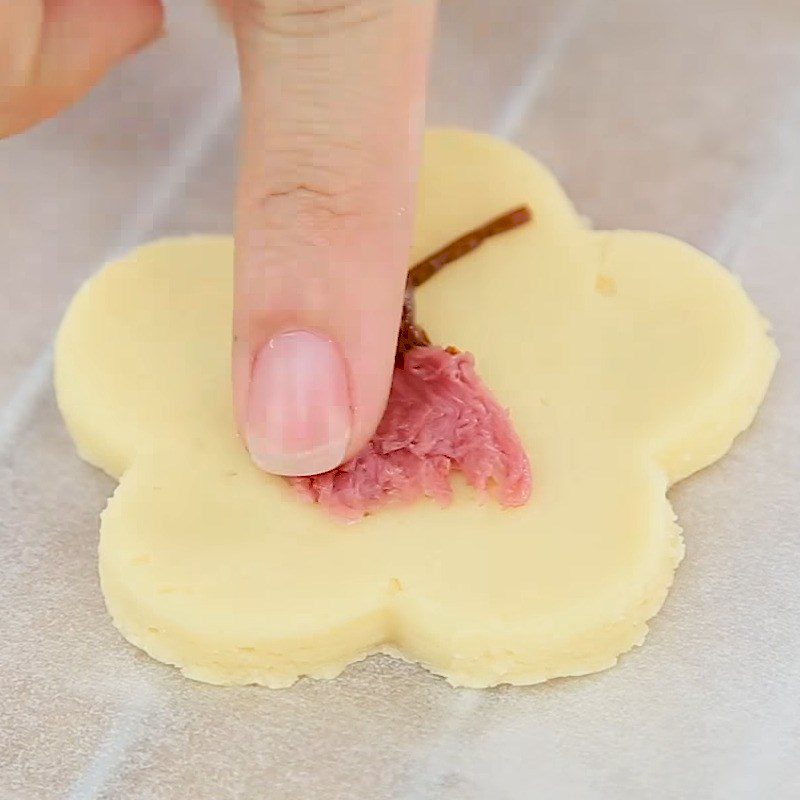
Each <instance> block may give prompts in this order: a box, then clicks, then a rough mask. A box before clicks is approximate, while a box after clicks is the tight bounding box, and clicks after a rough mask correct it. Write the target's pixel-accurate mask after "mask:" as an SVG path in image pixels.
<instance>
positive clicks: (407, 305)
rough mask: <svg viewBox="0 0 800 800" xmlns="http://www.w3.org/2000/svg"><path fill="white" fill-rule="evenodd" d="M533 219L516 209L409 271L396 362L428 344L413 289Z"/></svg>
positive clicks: (524, 208)
mask: <svg viewBox="0 0 800 800" xmlns="http://www.w3.org/2000/svg"><path fill="white" fill-rule="evenodd" d="M531 219H532V214H531V210H530V209H529V208H528V206H519V207H518V208H514V209H512V210H511V211H507V212H506V213H505V214H501V215H500V216H499V217H496V218H495V219H493V220H491V221H490V222H487V223H486V224H484V225H481V226H480V227H478V228H475V229H474V230H471V231H470V232H469V233H465V234H464V235H463V236H460V237H459V238H458V239H455V240H454V241H452V242H450V244H447V245H445V246H444V247H442V248H441V250H437V251H436V252H435V253H434V254H433V255H430V256H428V257H427V258H425V259H423V260H422V261H420V262H419V263H418V264H415V265H414V266H413V267H411V269H410V270H409V271H408V278H407V279H406V294H405V299H404V301H403V313H402V316H401V318H400V335H399V337H398V340H397V354H396V356H395V362H396V363H397V364H398V365H399V364H401V363H402V360H403V356H404V355H405V354H406V353H407V352H408V351H409V350H411V349H412V348H414V347H426V346H427V345H429V344H430V343H431V340H430V339H429V338H428V334H427V333H425V331H424V330H423V328H422V327H420V326H419V325H418V324H417V323H416V319H415V313H414V289H416V288H417V287H418V286H420V285H422V284H423V283H425V281H427V280H428V279H429V278H431V277H432V276H433V275H435V274H436V273H437V272H439V270H440V269H442V267H444V266H446V265H447V264H449V263H450V262H451V261H455V260H456V259H458V258H461V257H462V256H465V255H467V253H471V252H472V251H473V250H475V249H476V248H477V247H479V246H480V245H481V244H483V242H485V241H486V240H487V239H488V238H490V237H491V236H497V234H499V233H505V232H506V231H510V230H513V229H514V228H518V227H519V226H520V225H524V224H525V223H526V222H530V220H531Z"/></svg>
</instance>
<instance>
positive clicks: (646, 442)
mask: <svg viewBox="0 0 800 800" xmlns="http://www.w3.org/2000/svg"><path fill="white" fill-rule="evenodd" d="M523 202H527V203H528V204H530V206H531V208H532V210H533V213H534V215H535V223H534V224H532V225H528V226H526V227H524V228H522V229H519V230H517V231H514V232H512V233H509V234H506V235H504V236H501V237H498V238H496V239H494V240H492V241H490V242H489V243H487V244H486V245H484V246H483V247H482V248H480V249H479V250H478V251H477V252H475V253H473V254H472V255H470V256H468V257H466V258H464V259H463V260H462V261H459V262H457V263H456V264H453V265H452V266H450V267H448V268H447V269H446V270H445V271H444V272H443V273H441V274H440V275H439V276H437V277H436V278H435V279H433V280H432V281H430V283H429V284H427V285H425V286H424V287H423V288H422V289H421V290H420V292H419V303H418V314H419V319H420V321H421V322H422V323H423V324H424V326H425V327H426V329H427V330H428V332H429V333H430V334H431V336H432V338H433V339H434V340H435V341H437V342H441V343H443V344H449V343H453V344H456V345H458V346H459V347H461V348H463V349H467V350H470V351H472V352H473V353H474V354H475V355H476V358H477V363H478V370H479V373H480V374H481V376H482V377H483V379H484V380H485V381H486V382H487V384H488V385H489V386H490V387H491V389H492V390H493V391H494V392H495V394H496V396H497V397H498V398H499V399H500V401H501V402H502V403H503V404H505V405H507V406H508V407H509V408H510V409H511V414H512V418H513V421H514V423H515V425H516V428H517V430H518V431H519V433H520V435H521V437H522V439H523V441H524V443H525V446H526V449H527V452H528V454H529V456H530V460H531V463H532V468H533V475H534V490H533V496H532V498H531V500H530V502H529V503H528V505H527V506H525V507H524V508H520V509H515V510H504V509H502V508H500V507H499V506H498V505H497V504H495V503H494V502H489V503H487V504H485V505H480V504H479V503H478V502H476V499H475V497H474V495H473V493H472V491H471V490H469V489H467V488H465V487H463V486H459V487H458V488H457V499H456V502H455V503H454V505H453V506H452V507H450V508H448V509H442V508H440V507H439V506H437V505H436V504H434V503H433V502H420V503H418V504H416V505H414V506H413V507H411V508H390V509H387V510H384V511H381V512H380V513H377V514H375V515H374V516H372V517H370V518H368V519H365V520H364V521H363V522H361V523H359V524H356V525H351V526H343V525H342V524H340V523H338V522H335V521H333V520H331V519H329V517H328V516H326V514H325V513H324V512H323V511H320V510H319V509H318V508H316V507H313V506H308V505H304V504H302V503H300V502H298V500H297V499H296V497H295V496H294V493H293V490H292V489H290V488H289V487H288V486H287V485H286V484H285V483H284V482H283V481H282V480H281V479H280V478H275V477H271V476H267V475H264V474H262V473H261V472H259V471H258V470H256V469H255V468H254V467H253V466H252V465H251V463H250V461H249V460H248V456H247V453H246V452H245V449H244V447H243V446H242V444H241V442H240V441H239V439H238V438H237V437H236V435H235V432H234V424H233V420H232V413H231V403H230V391H229V349H230V315H231V307H230V305H231V261H232V243H231V240H230V239H228V238H219V237H191V238H185V239H168V240H164V241H160V242H156V243H153V244H150V245H147V246H145V247H142V248H140V249H138V250H136V251H135V252H133V253H132V254H130V255H129V256H127V257H126V258H124V259H122V260H120V261H118V262H116V263H113V264H111V265H109V266H107V267H106V268H105V269H104V270H103V271H102V272H101V273H100V274H99V275H98V276H96V277H95V278H93V279H92V280H90V281H89V282H88V283H87V284H86V285H85V286H84V287H83V289H81V291H80V292H79V293H78V295H77V297H76V298H75V300H74V301H73V303H72V306H71V307H70V309H69V312H68V313H67V315H66V318H65V320H64V323H63V325H62V328H61V331H60V334H59V337H58V342H57V358H56V385H57V391H58V401H59V404H60V407H61V410H62V412H63V414H64V418H65V419H66V421H67V424H68V426H69V430H70V431H71V433H72V435H73V437H74V439H75V441H76V443H77V446H78V449H79V451H80V453H81V455H82V456H83V458H85V459H86V460H87V461H89V462H91V463H92V464H96V465H97V466H99V467H100V468H102V469H103V470H105V471H106V472H108V473H109V474H111V475H113V476H114V477H116V478H118V479H119V481H120V484H119V487H118V488H117V490H116V492H115V493H114V496H113V497H112V499H111V501H110V502H109V504H108V508H107V509H106V510H105V511H104V513H103V515H102V526H101V538H100V575H101V579H102V587H103V592H104V594H105V597H106V602H107V604H108V608H109V611H110V612H111V615H112V617H113V619H114V623H115V624H116V625H117V627H118V628H119V629H120V631H121V632H122V634H123V635H124V636H125V637H126V638H127V639H128V640H129V641H131V642H133V643H134V644H135V645H137V646H139V647H141V648H142V649H144V650H146V651H147V652H148V653H150V655H152V656H153V657H154V658H157V659H159V660H161V661H165V662H167V663H170V664H175V665H177V666H179V667H180V668H181V670H182V671H183V672H184V673H185V674H186V675H188V676H189V677H191V678H196V679H198V680H202V681H208V682H211V683H222V684H229V683H230V684H233V683H260V684H265V685H267V686H273V687H278V686H288V685H289V684H291V683H292V682H293V681H294V680H296V679H297V678H298V676H301V675H312V676H315V677H333V676H334V675H336V674H337V673H339V672H340V671H341V670H342V669H343V668H344V667H345V666H346V665H347V664H349V663H351V662H353V661H356V660H358V659H361V658H363V657H365V656H366V655H368V654H370V653H375V652H389V653H392V654H394V655H397V656H400V657H402V658H406V659H410V660H413V661H418V662H420V663H421V664H423V665H424V666H425V667H427V668H428V669H430V670H431V671H433V672H435V673H437V674H440V675H444V676H445V677H446V678H447V679H448V680H449V681H450V682H452V683H454V684H458V685H466V686H492V685H495V684H498V683H515V684H526V683H535V682H537V681H543V680H546V679H548V678H554V677H558V676H562V675H580V674H583V673H588V672H594V671H596V670H601V669H604V668H605V667H609V666H611V665H612V664H614V663H615V662H616V660H617V657H618V656H619V654H620V653H623V652H624V651H626V650H628V649H629V648H631V647H633V646H634V645H637V644H640V643H641V642H642V640H643V639H644V637H645V633H646V632H647V625H646V622H647V620H648V619H649V618H650V617H652V616H653V615H654V614H655V613H656V612H657V611H658V609H659V608H660V606H661V604H662V603H663V601H664V597H665V595H666V592H667V589H668V587H669V586H670V584H671V582H672V576H673V572H674V570H675V568H676V566H677V564H678V562H679V561H680V560H681V557H682V554H683V544H682V539H681V535H680V529H679V527H678V526H677V525H676V524H675V521H674V515H673V512H672V509H671V507H670V505H669V503H668V502H667V499H666V496H665V494H666V491H667V488H668V487H669V485H670V484H671V483H673V482H674V481H676V480H679V479H680V478H683V477H685V476H687V475H689V474H690V473H692V472H694V471H696V470H698V469H700V468H701V467H703V466H705V465H707V464H709V463H711V462H712V461H714V460H715V459H717V458H719V457H720V456H721V455H722V454H723V453H724V452H725V451H726V450H727V449H728V448H729V447H730V445H731V442H732V440H733V438H734V436H736V434H738V433H739V432H740V431H742V430H743V429H744V428H745V427H746V426H747V425H748V424H749V423H750V421H751V420H752V418H753V415H754V413H755V411H756V408H757V406H758V404H759V402H760V401H761V399H762V397H763V395H764V392H765V390H766V387H767V384H768V382H769V379H770V376H771V374H772V371H773V368H774V365H775V361H776V358H777V351H776V348H775V346H774V344H773V342H772V341H771V339H770V338H769V336H768V335H767V325H766V324H765V321H764V320H763V319H762V318H761V317H760V316H759V314H758V312H757V311H756V309H755V308H754V306H753V305H752V304H751V302H750V301H749V300H748V298H747V297H746V295H745V294H744V292H743V291H742V289H741V288H740V287H739V284H738V283H737V282H736V280H735V279H734V278H733V277H732V276H731V275H730V274H729V273H728V272H726V271H725V270H724V269H722V267H720V266H719V265H718V264H716V263H715V262H714V261H712V260H711V259H710V258H708V257H706V256H704V255H702V254H701V253H699V252H697V251H696V250H693V249H692V248H691V247H688V246H687V245H685V244H682V243H680V242H677V241H674V240H672V239H669V238H666V237H664V236H659V235H656V234H652V233H636V232H629V231H613V232H605V231H600V232H594V231H591V230H589V229H588V228H587V227H586V225H585V224H584V223H582V222H581V220H580V218H579V217H578V216H577V215H576V213H575V211H574V209H573V207H572V206H571V205H570V203H569V201H568V200H567V198H566V197H565V196H564V194H563V193H562V191H561V189H560V188H559V186H558V184H557V183H556V181H555V180H554V179H553V177H552V176H551V175H550V174H549V173H548V172H547V171H546V170H545V169H543V168H542V166H540V165H539V164H537V163H536V162H535V161H533V160H532V159H531V158H530V157H529V156H527V155H526V154H524V153H522V152H520V151H519V150H517V149H515V148H513V147H511V146H510V145H508V144H504V143H502V142H500V141H496V140H494V139H491V138H489V137H486V136H480V135H475V134H467V133H462V132H456V131H442V132H434V133H431V134H429V135H428V138H427V143H426V150H425V164H424V169H423V172H422V178H421V187H420V200H419V210H418V211H419V213H418V221H417V227H416V237H415V245H414V252H413V254H412V257H413V258H414V259H416V258H417V257H421V256H422V255H424V254H427V253H429V252H431V251H433V250H435V249H436V248H437V247H439V246H440V245H442V244H443V243H445V242H447V241H448V240H450V239H452V238H454V237H455V236H457V235H460V234H462V233H464V232H465V231H466V230H468V229H469V228H471V227H473V226H475V225H477V224H480V223H482V222H484V221H486V220H488V219H489V218H490V217H492V216H494V215H496V214H498V213H501V212H503V211H505V210H507V209H509V208H510V207H512V206H515V205H517V204H519V203H523Z"/></svg>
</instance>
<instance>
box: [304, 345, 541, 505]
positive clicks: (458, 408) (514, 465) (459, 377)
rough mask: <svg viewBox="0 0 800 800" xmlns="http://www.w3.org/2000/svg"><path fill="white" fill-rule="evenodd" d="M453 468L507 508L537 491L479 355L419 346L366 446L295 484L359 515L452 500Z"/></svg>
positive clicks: (313, 498) (397, 374)
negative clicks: (426, 500)
mask: <svg viewBox="0 0 800 800" xmlns="http://www.w3.org/2000/svg"><path fill="white" fill-rule="evenodd" d="M453 469H457V470H460V471H461V472H462V473H463V474H464V477H465V478H466V480H467V482H468V483H469V484H470V485H471V486H474V487H475V488H476V489H477V490H478V491H479V492H481V493H482V494H485V493H487V492H488V493H489V494H491V495H493V496H494V497H495V499H496V500H497V501H498V502H499V503H500V504H501V505H504V506H519V505H522V504H524V503H525V502H526V501H527V500H528V497H529V496H530V491H531V471H530V464H529V463H528V457H527V456H526V454H525V450H524V449H523V447H522V442H521V441H520V439H519V437H518V436H517V434H516V432H515V431H514V428H513V427H512V425H511V421H510V419H509V417H508V413H507V412H506V411H505V410H504V409H503V408H502V407H501V406H500V405H498V403H497V401H496V400H495V399H494V398H493V397H492V395H491V394H490V392H489V390H488V389H487V388H486V386H485V385H484V384H483V382H482V381H481V380H480V378H479V377H478V376H477V374H476V373H475V361H474V359H473V357H472V355H470V354H469V353H451V352H448V351H447V350H443V349H442V348H440V347H417V348H415V349H413V350H410V351H409V352H408V353H407V354H406V356H405V360H404V363H403V367H402V368H398V369H395V371H394V377H393V379H392V388H391V392H390V394H389V402H388V405H387V408H386V413H385V414H384V415H383V419H382V420H381V422H380V425H379V426H378V430H377V431H376V433H375V435H374V436H373V438H372V439H371V440H370V442H369V443H368V444H367V446H366V447H365V448H364V449H363V450H362V451H361V452H360V453H359V454H358V455H357V456H356V457H355V458H353V459H352V460H351V461H348V462H347V463H346V464H343V465H342V466H340V467H338V468H337V469H334V470H331V471H329V472H324V473H322V474H321V475H312V476H309V477H302V478H291V479H290V482H291V484H292V485H293V486H294V487H295V488H296V489H297V491H298V492H299V493H300V495H301V496H303V497H304V498H306V499H307V500H310V501H312V502H315V503H319V504H320V505H321V506H323V507H324V508H326V509H327V510H328V511H330V512H331V513H333V514H334V515H336V516H338V517H342V518H345V519H348V520H355V519H359V518H360V517H362V516H363V515H364V514H366V513H368V512H371V511H375V510H376V509H378V508H380V507H381V506H384V505H387V504H388V503H392V502H403V503H409V502H411V501H413V500H417V499H418V498H420V497H422V496H423V495H424V496H427V497H432V498H433V499H435V500H436V501H438V502H439V503H440V504H441V505H443V506H445V505H447V504H448V503H450V501H451V500H452V495H453V491H452V488H451V486H450V473H451V471H452V470H453Z"/></svg>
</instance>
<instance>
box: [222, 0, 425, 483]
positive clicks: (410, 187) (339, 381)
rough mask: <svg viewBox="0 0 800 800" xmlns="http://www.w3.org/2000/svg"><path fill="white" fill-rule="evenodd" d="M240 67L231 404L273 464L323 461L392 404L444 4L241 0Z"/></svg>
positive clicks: (235, 11) (337, 459) (345, 453)
mask: <svg viewBox="0 0 800 800" xmlns="http://www.w3.org/2000/svg"><path fill="white" fill-rule="evenodd" d="M231 11H232V17H233V22H234V29H235V31H236V39H237V43H238V50H239V60H240V69H241V75H242V103H243V106H242V109H243V120H242V137H241V164H240V177H239V185H238V195H237V220H236V267H235V284H236V285H235V295H234V307H235V308H234V349H233V371H234V375H233V380H234V401H235V408H236V417H237V422H238V425H239V430H240V432H241V433H242V435H243V436H244V438H245V441H246V442H247V445H248V448H249V450H250V454H251V457H252V458H253V460H254V462H255V463H256V464H257V465H258V466H260V467H261V468H262V469H264V470H266V471H269V472H276V473H279V474H284V475H301V474H310V473H317V472H323V471H325V470H328V469H331V468H333V467H335V466H337V465H338V464H340V463H341V462H342V461H343V460H345V459H346V458H349V457H350V456H353V455H354V454H355V453H356V452H358V451H359V450H360V449H361V448H362V447H363V445H364V444H365V443H366V442H367V440H368V439H369V438H370V436H371V435H372V434H373V432H374V431H375V428H376V426H377V424H378V422H379V420H380V417H381V415H382V414H383V411H384V408H385V405H386V398H387V394H388V390H389V385H390V381H391V376H392V368H393V364H394V353H395V346H396V341H397V333H398V325H399V320H400V311H401V306H402V299H403V289H404V284H405V276H406V270H407V266H408V253H409V245H410V239H411V226H412V221H413V202H414V182H415V178H416V171H417V165H418V159H419V146H420V140H421V134H422V127H423V121H424V99H425V77H426V67H427V55H428V50H429V40H430V35H431V29H432V26H433V17H434V11H435V0H232V6H231Z"/></svg>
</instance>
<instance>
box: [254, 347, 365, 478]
mask: <svg viewBox="0 0 800 800" xmlns="http://www.w3.org/2000/svg"><path fill="white" fill-rule="evenodd" d="M351 422H352V411H351V408H350V393H349V390H348V385H347V372H346V369H345V363H344V357H343V355H342V353H341V352H340V350H339V348H338V347H337V346H336V344H335V343H334V342H332V341H331V340H330V339H326V338H324V337H322V336H319V335H317V334H315V333H310V332H309V331H289V332H287V333H282V334H280V335H278V336H275V337H274V338H272V339H271V340H270V341H269V342H267V343H266V344H265V345H264V346H263V347H262V348H261V350H260V351H259V352H258V354H257V355H256V359H255V362H254V364H253V373H252V376H251V378H250V395H249V398H248V406H247V448H248V450H249V451H250V457H251V458H252V459H253V461H254V462H255V464H256V466H258V467H260V468H261V469H263V470H265V471H266V472H272V473H275V474H277V475H314V474H316V473H319V472H325V471H326V470H329V469H332V468H333V467H336V466H338V465H339V464H340V463H341V462H342V460H343V459H344V454H345V451H346V450H347V445H348V444H349V442H350V426H351Z"/></svg>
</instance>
